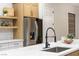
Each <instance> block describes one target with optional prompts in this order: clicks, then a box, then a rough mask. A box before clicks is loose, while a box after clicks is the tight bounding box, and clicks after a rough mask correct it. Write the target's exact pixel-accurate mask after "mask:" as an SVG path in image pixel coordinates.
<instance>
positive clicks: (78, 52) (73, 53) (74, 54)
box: [67, 51, 79, 56]
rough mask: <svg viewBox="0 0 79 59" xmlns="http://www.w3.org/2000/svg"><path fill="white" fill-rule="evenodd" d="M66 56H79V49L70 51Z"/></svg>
mask: <svg viewBox="0 0 79 59" xmlns="http://www.w3.org/2000/svg"><path fill="white" fill-rule="evenodd" d="M67 56H79V51H75V52H72V53H70V54H68V55H67Z"/></svg>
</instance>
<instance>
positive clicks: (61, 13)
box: [40, 4, 79, 42]
mask: <svg viewBox="0 0 79 59" xmlns="http://www.w3.org/2000/svg"><path fill="white" fill-rule="evenodd" d="M42 5H43V6H42ZM42 5H41V6H42V7H41V10H40V12H41V13H40V15H41V16H40V17H41V18H43V41H44V42H45V33H46V29H47V28H48V27H49V26H52V27H53V25H52V24H53V23H54V24H55V31H56V36H57V40H60V39H61V37H62V36H64V35H67V34H68V13H74V14H76V38H78V37H79V36H78V35H79V26H78V25H79V23H78V21H79V20H78V19H79V17H78V16H79V13H78V11H79V9H78V7H74V6H71V5H68V4H42ZM52 11H54V13H52ZM50 35H52V32H51V31H50ZM48 40H49V41H51V40H53V39H48Z"/></svg>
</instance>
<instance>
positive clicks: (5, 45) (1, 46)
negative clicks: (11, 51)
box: [0, 43, 8, 48]
mask: <svg viewBox="0 0 79 59" xmlns="http://www.w3.org/2000/svg"><path fill="white" fill-rule="evenodd" d="M3 47H8V43H0V48H3Z"/></svg>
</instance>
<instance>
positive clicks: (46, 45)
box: [45, 27, 56, 48]
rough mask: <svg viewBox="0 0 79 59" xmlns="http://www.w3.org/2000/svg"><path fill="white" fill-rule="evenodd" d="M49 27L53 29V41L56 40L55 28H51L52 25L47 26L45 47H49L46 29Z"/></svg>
mask: <svg viewBox="0 0 79 59" xmlns="http://www.w3.org/2000/svg"><path fill="white" fill-rule="evenodd" d="M49 29H51V30H53V32H54V36H52V37H54V42H56V33H55V30H54V29H53V28H52V27H49V28H47V30H46V37H45V38H46V42H45V48H48V47H49V45H50V44H49V43H48V30H49Z"/></svg>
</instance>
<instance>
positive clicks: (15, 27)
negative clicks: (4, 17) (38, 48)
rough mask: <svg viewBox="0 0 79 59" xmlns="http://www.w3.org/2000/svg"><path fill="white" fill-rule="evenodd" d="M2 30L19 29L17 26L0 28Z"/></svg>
mask: <svg viewBox="0 0 79 59" xmlns="http://www.w3.org/2000/svg"><path fill="white" fill-rule="evenodd" d="M0 29H17V26H0Z"/></svg>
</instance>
